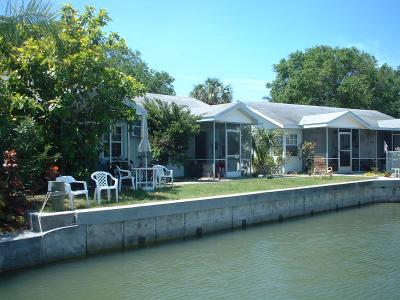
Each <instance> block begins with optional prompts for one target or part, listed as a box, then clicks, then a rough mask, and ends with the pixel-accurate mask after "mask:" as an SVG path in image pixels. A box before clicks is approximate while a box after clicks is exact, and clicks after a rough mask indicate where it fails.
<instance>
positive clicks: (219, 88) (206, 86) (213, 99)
mask: <svg viewBox="0 0 400 300" xmlns="http://www.w3.org/2000/svg"><path fill="white" fill-rule="evenodd" d="M190 96H191V97H193V98H196V99H198V100H200V101H203V102H205V103H207V104H210V105H214V104H223V103H229V102H231V101H232V87H231V86H230V85H224V84H223V83H222V82H221V81H220V80H219V79H217V78H207V79H206V81H205V82H204V83H200V84H198V85H196V86H195V87H194V88H193V90H192V91H191V93H190Z"/></svg>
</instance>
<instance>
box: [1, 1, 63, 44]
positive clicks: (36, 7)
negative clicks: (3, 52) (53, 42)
mask: <svg viewBox="0 0 400 300" xmlns="http://www.w3.org/2000/svg"><path fill="white" fill-rule="evenodd" d="M56 16H57V13H56V11H55V10H53V6H52V3H51V2H50V1H48V0H29V1H28V2H27V3H25V1H22V0H20V1H15V0H14V1H13V0H8V1H7V3H6V4H5V6H4V11H3V12H0V38H1V42H2V43H5V44H12V45H19V44H20V43H21V42H22V41H24V40H25V38H24V35H26V34H28V35H29V33H28V30H29V29H32V28H36V29H37V30H42V29H50V30H53V29H54V26H51V25H52V24H53V21H54V19H55V18H56ZM21 24H22V25H23V26H24V28H25V29H27V31H26V32H24V30H21V29H20V30H17V26H18V25H21Z"/></svg>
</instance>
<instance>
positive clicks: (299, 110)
mask: <svg viewBox="0 0 400 300" xmlns="http://www.w3.org/2000/svg"><path fill="white" fill-rule="evenodd" d="M247 105H249V106H250V107H251V108H253V109H255V110H257V111H259V112H260V113H262V114H263V115H265V116H267V117H269V118H271V119H274V120H276V121H278V122H279V123H281V124H282V125H283V126H284V127H297V126H299V125H300V122H301V120H302V118H303V117H306V116H311V115H325V116H326V117H327V119H329V116H333V115H331V114H334V113H340V112H347V111H351V112H352V113H354V114H355V115H356V116H357V117H359V118H360V119H362V120H363V121H364V122H365V123H367V124H368V125H369V126H370V127H374V128H378V127H379V124H378V121H381V120H393V119H394V118H393V117H391V116H389V115H386V114H384V113H381V112H379V111H376V110H363V109H348V108H340V107H327V106H312V105H298V104H286V103H271V102H267V101H260V102H250V103H247ZM320 117H321V116H320ZM308 118H311V117H308ZM314 119H315V118H314ZM319 119H321V118H319ZM326 121H328V122H329V120H325V122H326Z"/></svg>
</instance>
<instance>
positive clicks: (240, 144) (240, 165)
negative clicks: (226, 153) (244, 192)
mask: <svg viewBox="0 0 400 300" xmlns="http://www.w3.org/2000/svg"><path fill="white" fill-rule="evenodd" d="M239 171H240V176H242V124H239Z"/></svg>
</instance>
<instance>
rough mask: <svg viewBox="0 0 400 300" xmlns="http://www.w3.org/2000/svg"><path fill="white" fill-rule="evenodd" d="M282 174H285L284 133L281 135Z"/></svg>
mask: <svg viewBox="0 0 400 300" xmlns="http://www.w3.org/2000/svg"><path fill="white" fill-rule="evenodd" d="M282 160H283V164H282V174H285V165H286V132H285V131H283V133H282Z"/></svg>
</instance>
